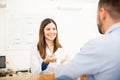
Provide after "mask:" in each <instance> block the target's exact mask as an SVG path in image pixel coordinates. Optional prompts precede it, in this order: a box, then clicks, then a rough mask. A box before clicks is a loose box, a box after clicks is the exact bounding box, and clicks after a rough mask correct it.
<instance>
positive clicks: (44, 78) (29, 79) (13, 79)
mask: <svg viewBox="0 0 120 80" xmlns="http://www.w3.org/2000/svg"><path fill="white" fill-rule="evenodd" d="M0 80H55V75H54V74H40V75H33V74H27V75H13V76H6V77H0Z"/></svg>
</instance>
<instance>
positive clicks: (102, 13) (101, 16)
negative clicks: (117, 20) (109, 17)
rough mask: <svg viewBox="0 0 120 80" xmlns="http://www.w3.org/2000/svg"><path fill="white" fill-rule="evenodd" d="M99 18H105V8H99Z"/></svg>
mask: <svg viewBox="0 0 120 80" xmlns="http://www.w3.org/2000/svg"><path fill="white" fill-rule="evenodd" d="M100 18H101V20H103V21H104V20H105V19H106V10H105V9H104V8H100Z"/></svg>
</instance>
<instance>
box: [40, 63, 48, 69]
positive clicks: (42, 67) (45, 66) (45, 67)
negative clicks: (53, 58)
mask: <svg viewBox="0 0 120 80" xmlns="http://www.w3.org/2000/svg"><path fill="white" fill-rule="evenodd" d="M41 65H42V66H41V69H42V71H44V70H45V69H47V67H48V64H46V63H45V62H44V61H43V62H42V64H41Z"/></svg>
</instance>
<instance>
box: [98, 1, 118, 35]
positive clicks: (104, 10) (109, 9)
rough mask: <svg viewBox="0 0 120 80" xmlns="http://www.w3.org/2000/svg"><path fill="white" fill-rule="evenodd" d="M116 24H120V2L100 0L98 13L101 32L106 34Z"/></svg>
mask: <svg viewBox="0 0 120 80" xmlns="http://www.w3.org/2000/svg"><path fill="white" fill-rule="evenodd" d="M116 22H120V0H99V3H98V12H97V25H98V29H99V32H100V33H101V34H104V33H105V32H106V30H107V29H108V28H109V27H110V26H111V25H112V24H114V23H116Z"/></svg>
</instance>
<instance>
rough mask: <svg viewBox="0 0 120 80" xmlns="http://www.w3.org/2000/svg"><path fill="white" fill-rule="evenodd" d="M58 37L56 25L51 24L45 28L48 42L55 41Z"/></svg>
mask: <svg viewBox="0 0 120 80" xmlns="http://www.w3.org/2000/svg"><path fill="white" fill-rule="evenodd" d="M56 35H57V29H56V26H55V24H53V23H49V24H48V25H46V26H45V28H44V36H45V39H46V40H49V41H54V39H55V38H56Z"/></svg>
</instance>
